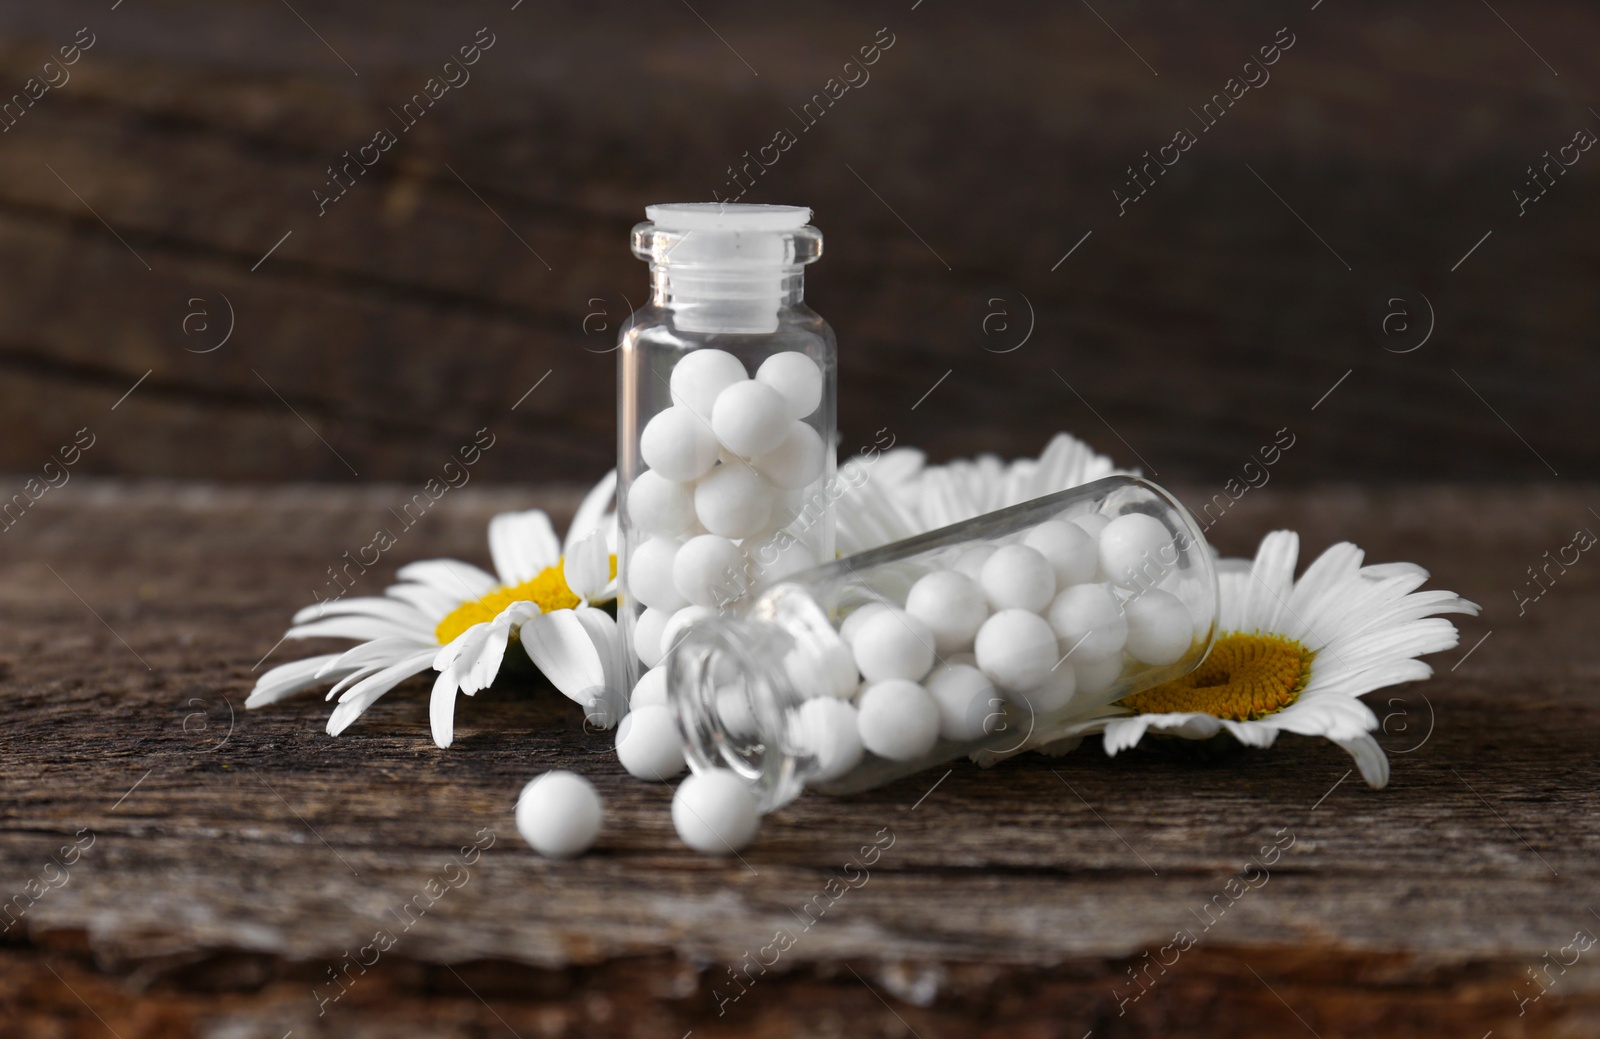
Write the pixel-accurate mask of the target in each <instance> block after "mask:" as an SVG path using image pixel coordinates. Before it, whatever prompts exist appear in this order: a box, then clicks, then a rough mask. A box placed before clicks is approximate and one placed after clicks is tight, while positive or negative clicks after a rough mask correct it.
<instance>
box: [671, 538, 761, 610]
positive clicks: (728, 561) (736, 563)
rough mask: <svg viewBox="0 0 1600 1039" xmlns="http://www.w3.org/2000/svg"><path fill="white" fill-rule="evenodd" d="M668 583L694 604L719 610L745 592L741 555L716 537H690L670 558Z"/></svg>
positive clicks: (730, 543)
mask: <svg viewBox="0 0 1600 1039" xmlns="http://www.w3.org/2000/svg"><path fill="white" fill-rule="evenodd" d="M672 582H673V586H674V587H675V588H676V589H677V591H678V594H679V595H681V596H683V598H684V599H686V600H687V601H689V602H691V603H693V604H694V605H696V606H703V607H707V608H711V609H716V608H719V607H721V606H722V605H723V604H725V603H729V602H732V601H733V600H735V599H737V598H739V597H740V596H741V595H743V594H744V593H745V592H746V591H747V590H748V588H747V585H748V583H749V578H748V576H747V575H746V574H745V558H744V552H743V550H741V549H740V548H739V546H738V545H735V544H734V543H733V542H732V541H729V540H728V539H727V538H725V537H721V536H719V535H717V534H701V535H700V536H699V537H695V538H690V539H689V540H688V541H685V542H684V543H683V547H682V548H680V549H678V554H677V556H676V557H675V558H674V559H673V563H672Z"/></svg>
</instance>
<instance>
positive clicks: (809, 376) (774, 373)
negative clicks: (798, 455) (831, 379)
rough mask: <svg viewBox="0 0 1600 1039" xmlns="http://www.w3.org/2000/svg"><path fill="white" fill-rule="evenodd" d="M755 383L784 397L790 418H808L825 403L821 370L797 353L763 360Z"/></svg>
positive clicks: (785, 353)
mask: <svg viewBox="0 0 1600 1039" xmlns="http://www.w3.org/2000/svg"><path fill="white" fill-rule="evenodd" d="M756 381H757V382H764V383H766V384H767V385H768V386H771V387H772V388H773V389H775V390H777V391H778V392H779V393H780V394H782V395H783V399H784V400H785V401H786V402H787V403H788V406H789V417H790V418H793V419H802V418H805V417H806V416H807V415H809V414H811V413H812V412H813V411H816V410H817V405H819V404H821V403H822V369H821V368H818V367H817V362H815V361H813V360H812V359H811V358H809V357H807V356H806V355H805V354H803V353H801V352H800V351H798V350H785V351H784V352H783V353H781V354H773V355H772V356H771V357H769V358H767V359H766V360H765V361H762V362H761V367H760V368H758V369H757V370H756ZM808 482H809V481H808Z"/></svg>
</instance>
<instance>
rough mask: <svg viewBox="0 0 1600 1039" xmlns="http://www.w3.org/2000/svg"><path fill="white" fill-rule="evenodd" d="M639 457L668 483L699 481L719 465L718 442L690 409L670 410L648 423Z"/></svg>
mask: <svg viewBox="0 0 1600 1039" xmlns="http://www.w3.org/2000/svg"><path fill="white" fill-rule="evenodd" d="M639 454H640V456H641V457H642V458H643V459H644V462H645V464H646V465H648V466H649V467H650V468H651V469H654V470H655V471H656V472H657V473H659V474H661V475H662V476H663V477H665V478H666V479H668V480H676V481H679V482H682V481H685V480H697V479H699V478H700V477H701V476H703V475H705V473H706V472H707V471H709V470H710V468H711V467H712V466H714V465H716V464H717V438H716V437H715V436H714V435H713V434H712V432H711V429H710V428H709V427H708V426H707V425H706V423H705V420H704V419H702V418H701V417H700V416H698V415H696V414H695V413H694V412H692V411H690V410H689V409H688V408H676V407H674V408H667V409H666V410H665V411H662V412H659V413H658V414H657V415H656V417H655V418H653V419H651V420H650V421H649V422H647V423H645V427H644V432H643V433H640V434H639Z"/></svg>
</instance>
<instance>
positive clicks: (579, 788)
mask: <svg viewBox="0 0 1600 1039" xmlns="http://www.w3.org/2000/svg"><path fill="white" fill-rule="evenodd" d="M516 815H517V832H518V833H520V834H522V839H523V840H525V841H527V842H528V843H529V844H530V845H531V846H532V847H533V850H534V851H536V852H538V853H539V854H540V855H543V856H545V857H546V858H551V859H569V858H572V857H573V856H574V855H582V854H583V853H584V852H586V851H588V850H589V849H590V848H591V847H593V846H594V840H595V838H596V837H598V836H599V835H600V820H601V817H602V815H603V810H602V808H601V804H600V793H599V791H597V790H595V788H594V784H593V783H590V782H589V781H588V780H587V779H584V778H583V777H582V776H580V775H578V774H577V773H575V772H568V771H566V770H564V769H558V770H556V771H554V772H546V773H545V774H544V775H542V776H539V777H537V778H536V779H534V780H532V781H531V782H529V783H528V785H527V786H525V787H523V788H522V794H521V795H520V796H519V797H518V798H517V813H516Z"/></svg>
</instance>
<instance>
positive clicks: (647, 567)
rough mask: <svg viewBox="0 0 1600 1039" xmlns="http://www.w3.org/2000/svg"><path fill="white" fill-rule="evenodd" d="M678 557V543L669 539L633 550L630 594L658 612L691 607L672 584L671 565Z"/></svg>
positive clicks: (630, 564)
mask: <svg viewBox="0 0 1600 1039" xmlns="http://www.w3.org/2000/svg"><path fill="white" fill-rule="evenodd" d="M677 555H678V543H677V542H676V541H670V540H668V539H667V538H651V539H650V540H649V541H646V542H645V543H644V544H642V545H640V546H639V547H638V548H636V549H634V550H633V555H632V556H631V557H630V558H629V559H628V592H629V593H630V594H631V595H632V596H633V597H634V598H635V599H637V600H639V601H640V602H641V603H644V605H646V606H652V607H654V608H656V609H658V610H668V611H671V610H679V609H682V608H683V607H685V606H687V605H689V603H688V600H686V599H684V597H683V596H682V595H680V594H679V593H678V587H677V585H675V584H673V582H672V564H673V562H674V560H675V559H676V558H677Z"/></svg>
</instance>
